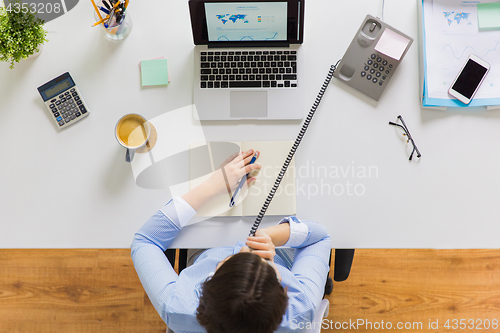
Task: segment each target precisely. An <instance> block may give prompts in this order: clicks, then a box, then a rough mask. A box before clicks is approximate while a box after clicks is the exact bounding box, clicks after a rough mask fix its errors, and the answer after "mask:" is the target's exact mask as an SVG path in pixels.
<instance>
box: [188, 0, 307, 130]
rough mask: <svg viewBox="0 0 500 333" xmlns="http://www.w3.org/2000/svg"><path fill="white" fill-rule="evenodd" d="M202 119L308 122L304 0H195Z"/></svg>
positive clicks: (196, 97)
mask: <svg viewBox="0 0 500 333" xmlns="http://www.w3.org/2000/svg"><path fill="white" fill-rule="evenodd" d="M189 10H190V15H191V26H192V30H193V39H194V44H195V45H196V46H195V54H194V103H195V105H196V110H197V116H196V114H195V117H196V118H197V119H199V120H242V119H302V118H303V116H304V112H305V109H304V86H303V82H304V79H303V77H302V76H303V69H302V63H303V62H304V61H303V60H304V59H302V52H301V47H300V45H301V44H302V41H303V31H304V0H286V1H264V0H253V1H238V0H230V1H224V0H190V1H189Z"/></svg>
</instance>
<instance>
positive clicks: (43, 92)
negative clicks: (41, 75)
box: [37, 72, 89, 129]
mask: <svg viewBox="0 0 500 333" xmlns="http://www.w3.org/2000/svg"><path fill="white" fill-rule="evenodd" d="M37 89H38V92H39V93H40V96H42V99H43V101H44V102H45V105H46V106H47V109H49V111H50V114H51V115H52V119H53V120H54V121H55V123H56V126H57V128H59V129H61V128H65V127H68V126H69V125H72V124H74V123H76V122H77V121H79V120H81V119H83V118H85V117H86V116H88V115H89V112H88V107H87V104H85V102H84V101H83V98H82V95H81V94H80V91H78V88H77V87H76V83H75V81H73V78H72V77H71V75H69V73H68V72H66V73H64V74H62V75H60V76H58V77H56V78H55V79H53V80H51V81H49V82H47V83H45V84H44V85H41V86H40V87H38V88H37Z"/></svg>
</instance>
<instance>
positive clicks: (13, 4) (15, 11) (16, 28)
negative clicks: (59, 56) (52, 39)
mask: <svg viewBox="0 0 500 333" xmlns="http://www.w3.org/2000/svg"><path fill="white" fill-rule="evenodd" d="M5 4H6V5H7V7H0V60H1V61H5V62H8V63H10V68H11V69H13V68H14V64H15V63H17V62H19V61H20V60H21V59H26V58H28V57H29V56H30V55H32V54H35V53H36V52H39V51H40V48H41V46H42V44H43V43H44V42H47V41H48V40H47V38H46V36H47V31H46V30H44V29H43V23H44V21H43V20H41V19H39V18H38V17H37V16H36V12H32V10H31V8H30V7H28V6H26V4H20V3H19V0H8V1H6V2H5Z"/></svg>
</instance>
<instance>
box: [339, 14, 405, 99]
mask: <svg viewBox="0 0 500 333" xmlns="http://www.w3.org/2000/svg"><path fill="white" fill-rule="evenodd" d="M412 43H413V38H411V37H409V36H407V35H405V34H403V33H402V32H401V31H399V30H397V29H394V28H393V27H391V26H390V25H388V24H386V23H384V22H383V21H381V20H380V19H378V18H375V17H373V16H371V15H367V16H366V17H365V19H364V20H363V23H362V24H361V26H360V27H359V29H358V32H357V33H356V35H355V36H354V38H353V40H352V42H351V44H350V45H349V48H348V49H347V51H346V52H345V54H344V57H343V58H342V60H341V62H340V64H339V66H338V70H337V71H336V72H335V73H334V75H333V76H334V77H336V78H337V79H339V80H341V81H342V82H344V83H347V84H348V85H350V86H352V87H353V88H355V89H357V90H359V91H361V92H362V93H364V94H365V95H367V96H369V97H371V98H373V99H374V100H376V101H378V100H379V98H380V96H381V95H382V92H383V91H384V89H385V87H386V86H387V83H388V82H389V80H390V79H391V78H392V76H393V75H394V72H395V71H396V68H397V67H398V66H399V64H400V62H401V60H403V57H404V56H405V54H406V52H407V51H408V49H409V48H410V46H411V44H412Z"/></svg>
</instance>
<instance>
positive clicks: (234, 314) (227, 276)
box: [196, 252, 288, 333]
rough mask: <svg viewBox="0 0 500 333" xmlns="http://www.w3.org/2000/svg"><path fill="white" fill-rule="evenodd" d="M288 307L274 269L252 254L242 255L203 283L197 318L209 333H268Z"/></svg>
mask: <svg viewBox="0 0 500 333" xmlns="http://www.w3.org/2000/svg"><path fill="white" fill-rule="evenodd" d="M287 305H288V296H287V294H286V290H285V289H284V288H283V287H282V286H281V284H280V282H279V281H278V279H277V278H276V271H275V270H274V269H273V267H271V266H270V265H269V264H267V263H266V262H264V261H263V260H262V259H261V258H260V257H259V256H258V255H256V254H254V253H249V252H241V253H238V254H235V255H234V256H232V257H231V258H229V259H228V260H227V261H226V262H225V263H224V264H223V265H222V266H221V267H220V268H219V269H218V270H217V272H216V273H215V274H214V276H213V277H212V278H211V279H209V280H207V281H206V282H205V283H204V284H203V287H202V292H201V296H200V304H199V306H198V309H197V313H196V318H197V319H198V322H199V323H200V325H202V326H203V327H205V329H206V330H207V332H208V333H247V332H248V333H256V332H258V333H270V332H274V331H275V330H276V329H277V328H278V326H279V324H280V323H281V321H282V319H283V315H284V314H285V312H286V308H287Z"/></svg>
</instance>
